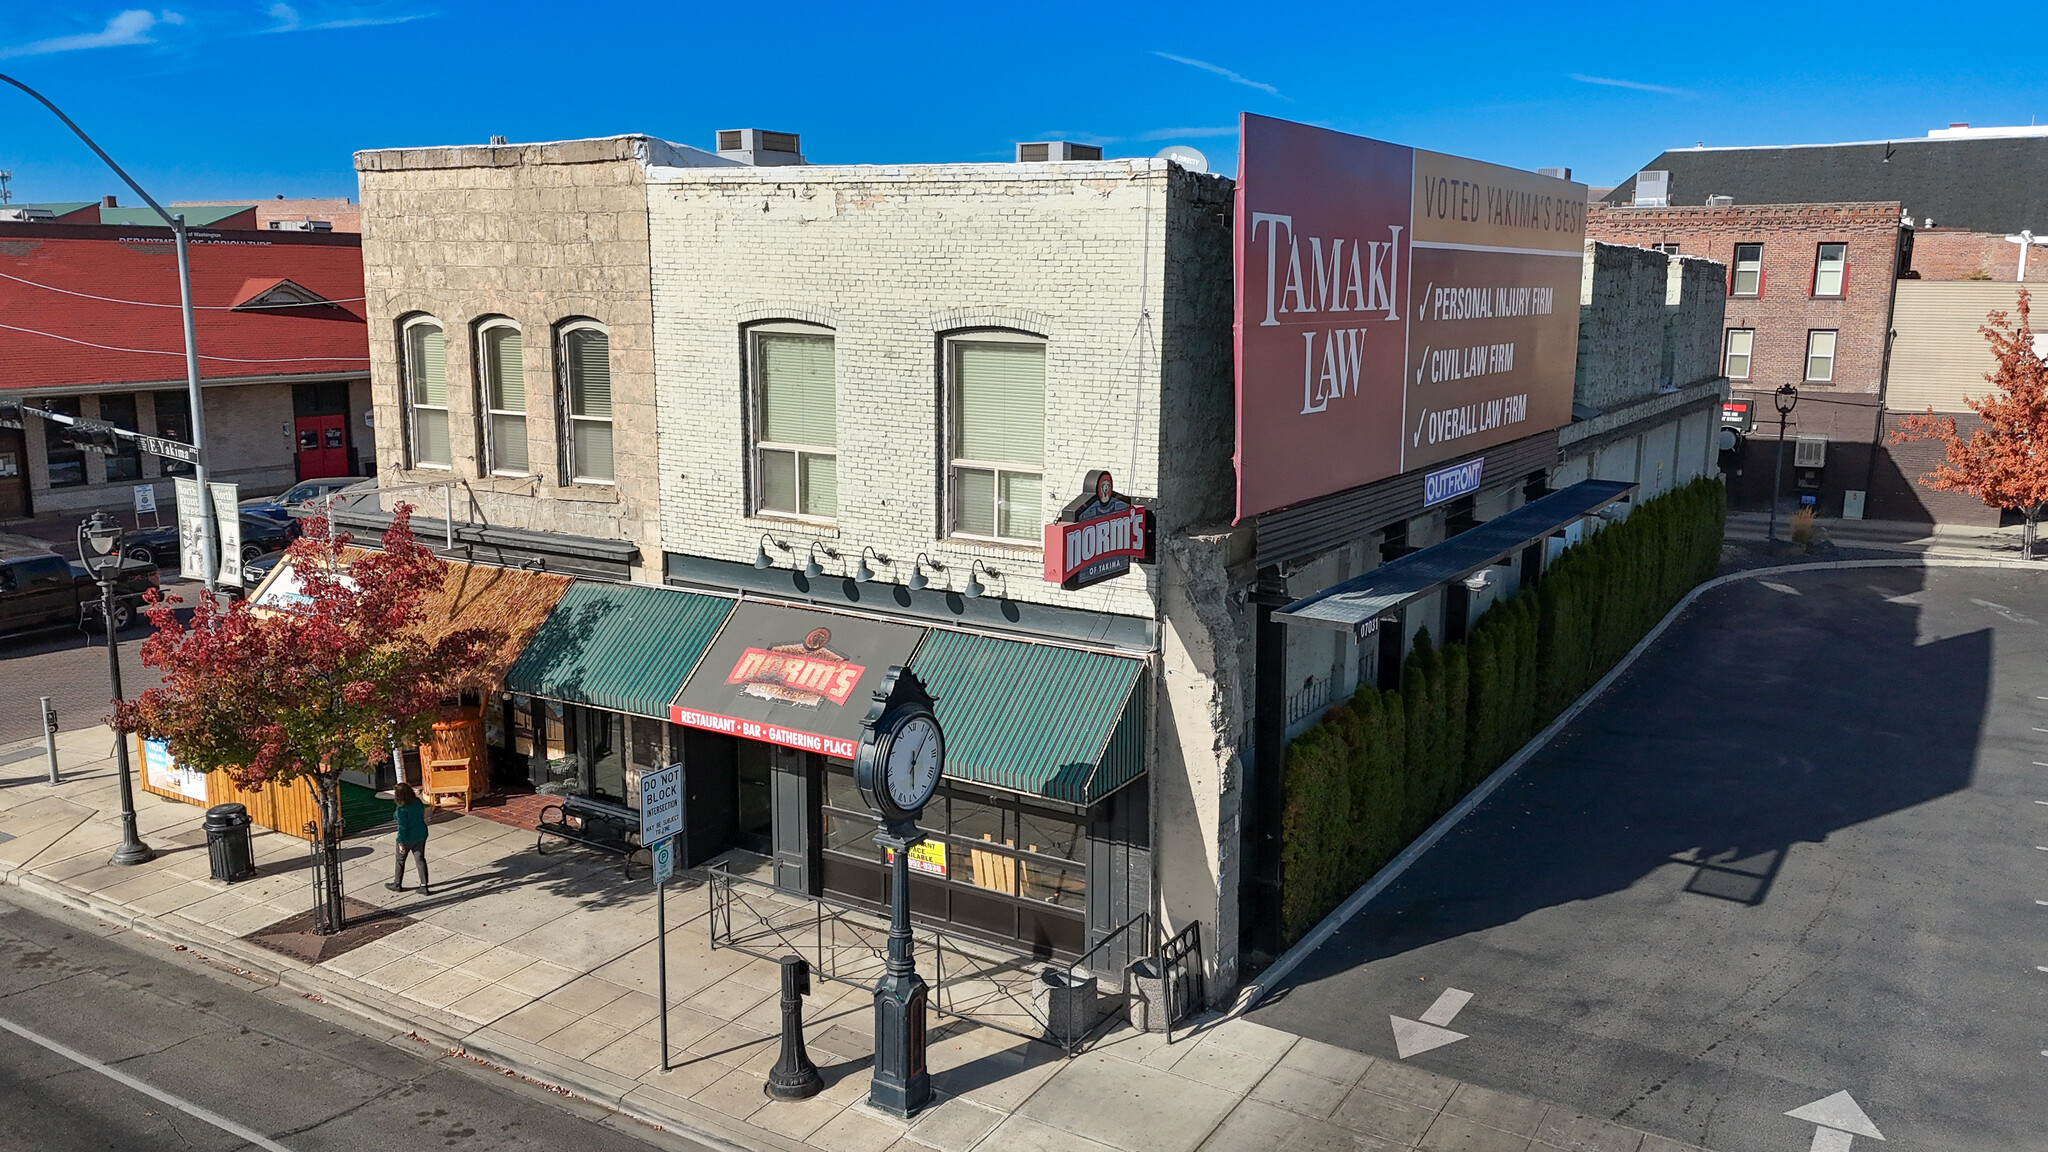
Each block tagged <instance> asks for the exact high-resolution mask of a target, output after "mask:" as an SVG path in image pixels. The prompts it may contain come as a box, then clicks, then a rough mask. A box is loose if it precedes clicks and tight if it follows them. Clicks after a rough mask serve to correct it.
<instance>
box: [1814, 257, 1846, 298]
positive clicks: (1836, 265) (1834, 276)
mask: <svg viewBox="0 0 2048 1152" xmlns="http://www.w3.org/2000/svg"><path fill="white" fill-rule="evenodd" d="M1848 272H1849V246H1848V245H1847V244H1823V245H1821V246H1820V248H1819V250H1818V251H1817V252H1816V253H1815V254H1814V260H1813V294H1814V295H1815V296H1840V295H1841V294H1842V281H1843V278H1844V277H1846V276H1847V275H1848Z"/></svg>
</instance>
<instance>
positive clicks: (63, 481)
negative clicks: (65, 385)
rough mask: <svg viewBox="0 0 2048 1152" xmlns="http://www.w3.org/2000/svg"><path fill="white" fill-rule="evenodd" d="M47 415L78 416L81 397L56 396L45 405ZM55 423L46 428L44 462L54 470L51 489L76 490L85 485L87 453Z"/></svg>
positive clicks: (51, 475)
mask: <svg viewBox="0 0 2048 1152" xmlns="http://www.w3.org/2000/svg"><path fill="white" fill-rule="evenodd" d="M42 407H43V408H44V410H46V411H50V412H57V413H61V414H63V415H65V416H76V415H78V397H76V396H53V397H51V398H50V399H48V400H44V401H43V402H42ZM60 432H61V430H60V428H59V427H58V426H57V425H55V424H51V423H47V422H46V423H45V424H44V425H43V446H44V447H43V459H44V461H45V462H46V463H47V464H48V465H49V468H50V487H52V488H74V487H77V486H78V485H80V484H83V483H85V449H83V448H79V447H77V446H76V445H74V444H73V443H72V442H71V441H70V440H69V439H67V438H65V437H64V436H63V435H61V434H60Z"/></svg>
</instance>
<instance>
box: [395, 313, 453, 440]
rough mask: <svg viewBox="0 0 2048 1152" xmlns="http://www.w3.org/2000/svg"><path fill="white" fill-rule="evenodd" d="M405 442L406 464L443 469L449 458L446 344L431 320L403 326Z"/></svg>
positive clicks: (439, 327)
mask: <svg viewBox="0 0 2048 1152" xmlns="http://www.w3.org/2000/svg"><path fill="white" fill-rule="evenodd" d="M401 343H402V346H403V357H404V362H403V364H402V365H401V366H400V367H401V370H402V374H403V375H404V377H405V379H404V388H405V440H406V453H407V456H408V463H410V464H411V465H412V466H414V467H418V468H446V467H449V465H450V460H449V457H448V341H447V337H446V336H444V335H443V334H442V332H441V324H440V322H439V321H437V320H435V319H433V318H432V317H420V318H418V319H415V320H408V321H406V324H405V329H404V339H403V341H402V342H401Z"/></svg>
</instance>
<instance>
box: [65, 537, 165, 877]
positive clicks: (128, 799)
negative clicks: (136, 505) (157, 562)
mask: <svg viewBox="0 0 2048 1152" xmlns="http://www.w3.org/2000/svg"><path fill="white" fill-rule="evenodd" d="M78 557H79V559H81V560H83V561H85V567H86V570H87V571H89V572H91V573H92V574H93V577H94V578H95V579H97V580H98V581H99V585H100V626H101V627H102V628H105V629H106V630H107V681H108V683H109V684H110V685H111V686H112V687H113V689H114V702H115V703H117V704H118V703H120V701H121V639H120V636H119V634H118V631H117V630H116V629H115V627H114V579H115V577H117V576H118V575H120V572H121V522H120V521H118V520H116V519H114V518H113V517H112V516H110V515H108V514H107V513H105V512H95V513H93V514H92V519H90V520H87V521H86V522H84V523H83V524H80V525H79V526H78ZM114 762H115V764H116V765H117V766H118V767H119V768H120V771H121V846H120V847H119V848H116V849H114V859H113V862H114V863H116V864H147V863H149V862H150V861H151V860H154V859H156V852H155V851H154V850H152V849H151V848H150V846H149V845H147V844H144V843H143V842H142V838H141V837H140V836H137V835H136V834H135V786H134V785H133V784H131V783H129V780H128V777H129V776H130V775H131V774H132V766H131V765H130V764H129V763H128V740H127V738H126V735H125V734H124V733H120V732H116V733H115V734H114Z"/></svg>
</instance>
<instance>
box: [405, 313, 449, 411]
mask: <svg viewBox="0 0 2048 1152" xmlns="http://www.w3.org/2000/svg"><path fill="white" fill-rule="evenodd" d="M411 334H412V399H413V403H415V404H433V405H437V406H438V405H443V404H446V403H448V342H447V340H446V338H445V337H443V336H442V335H441V330H440V329H439V328H437V327H435V326H433V325H432V324H416V325H414V326H413V328H412V329H411Z"/></svg>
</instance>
